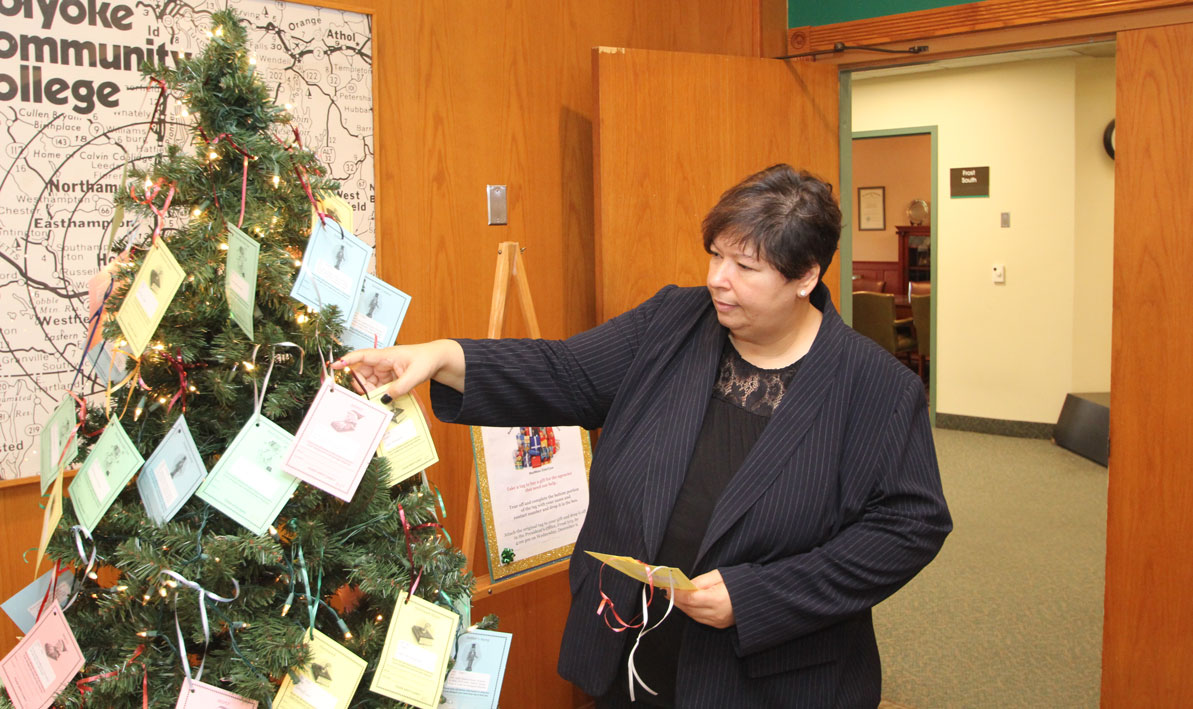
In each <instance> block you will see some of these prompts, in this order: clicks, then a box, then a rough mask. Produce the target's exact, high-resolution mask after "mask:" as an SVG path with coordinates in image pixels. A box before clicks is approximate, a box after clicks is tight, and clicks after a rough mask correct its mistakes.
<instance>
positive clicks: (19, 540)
mask: <svg viewBox="0 0 1193 709" xmlns="http://www.w3.org/2000/svg"><path fill="white" fill-rule="evenodd" d="M40 500H41V486H40V485H39V483H38V480H37V478H25V479H21V480H4V481H2V482H0V549H3V550H4V552H3V553H0V601H5V600H8V599H9V598H10V597H11V596H12V595H13V594H14V593H16V592H17V591H20V590H21V589H22V588H24V587H25V586H26V585H28V584H29V583H30V582H32V581H33V579H35V578H37V575H36V573H35V571H34V569H33V560H34V557H35V556H36V554H37V552H36V551H33V552H30V554H29V563H25V560H24V557H23V555H24V553H25V550H27V549H29V548H30V547H33V548H34V549H36V548H37V542H38V540H39V537H40V536H41V517H42V509H41V507H40V506H39V504H40ZM41 568H42V572H43V573H44V572H45V570H46V568H47V567H46V565H45V564H44V563H43V564H42V567H41ZM18 633H20V630H19V629H18V628H17V626H16V623H13V622H12V619H11V618H9V617H8V614H6V613H0V657H3V656H4V655H7V654H8V651H9V650H11V649H12V648H13V647H14V646H16V644H17V636H18Z"/></svg>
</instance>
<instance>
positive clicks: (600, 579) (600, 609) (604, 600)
mask: <svg viewBox="0 0 1193 709" xmlns="http://www.w3.org/2000/svg"><path fill="white" fill-rule="evenodd" d="M639 563H641V562H639ZM642 565H643V566H645V567H646V585H647V586H649V587H650V591H649V595H647V597H646V605H648V606H649V605H650V604H651V603H653V602H654V584H653V583H651V582H652V581H653V578H652V577H653V576H654V573H653V571H652V570H651V568H650V565H649V564H645V563H643V564H642ZM604 578H605V564H604V563H602V564H601V568H600V571H598V572H597V591H598V592H599V593H600V594H601V602H600V605H598V606H597V610H596V612H597V615H599V616H601V620H603V621H605V625H607V626H609V629H610V630H612V631H613V632H615V633H621V632H624V631H626V630H629V629H630V628H641V627H642V621H640V620H639V621H638V622H637V623H627V622H626V621H624V620H623V619H622V617H621V616H620V615H618V614H617V609H615V608H614V607H613V599H612V598H609V597H608V596H606V595H605V589H604V585H605V584H604ZM605 606H609V613H610V614H612V616H613V619H614V620H616V621H617V622H618V624H620V625H621V627H620V628H615V627H613V624H612V623H610V622H609V616H608V615H606V614H605ZM640 617H641V614H639V615H637V616H635V617H634V618H633V619H631V620H634V619H637V618H640Z"/></svg>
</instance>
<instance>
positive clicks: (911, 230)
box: [895, 224, 932, 296]
mask: <svg viewBox="0 0 1193 709" xmlns="http://www.w3.org/2000/svg"><path fill="white" fill-rule="evenodd" d="M895 233H896V234H898V235H899V277H900V278H901V279H902V281H901V282H900V283H898V284H897V286H898V287H897V289H896V290H895V293H897V294H899V295H903V296H906V295H907V284H908V283H909V282H911V281H930V280H932V249H931V246H932V227H930V226H928V225H927V224H923V225H917V226H911V225H908V226H897V227H895Z"/></svg>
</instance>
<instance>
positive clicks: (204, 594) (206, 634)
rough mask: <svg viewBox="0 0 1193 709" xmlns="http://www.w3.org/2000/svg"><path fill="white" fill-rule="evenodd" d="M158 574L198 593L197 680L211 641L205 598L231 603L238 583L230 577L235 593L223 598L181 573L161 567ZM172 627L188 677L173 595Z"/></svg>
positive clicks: (238, 593) (183, 645) (238, 585)
mask: <svg viewBox="0 0 1193 709" xmlns="http://www.w3.org/2000/svg"><path fill="white" fill-rule="evenodd" d="M160 575H163V576H169V577H170V578H172V579H174V580H175V581H177V582H178V583H180V584H182V585H183V586H186V587H187V588H190V589H194V590H195V591H198V593H199V618H200V619H202V621H203V659H202V660H200V661H199V671H198V672H196V673H195V677H194V679H195V681H196V682H198V681H199V680H200V679H202V677H203V665H204V664H206V662H207V645H208V644H209V643H210V642H211V630H210V627H209V625H208V623H207V599H208V598H210V599H211V600H213V601H216V602H217V603H231V602H232V601H235V600H236V599H237V598H239V597H240V584H239V583H238V582H237V581H236V579H232V586H233V588H235V589H236V593H235V594H233V596H232V597H231V598H225V597H224V596H220V595H217V594H215V593H212V592H211V591H208V590H207V589H205V588H203V587H202V586H200V585H199V584H197V583H195V582H194V581H191V580H190V579H188V578H187V577H185V576H183V575H182V574H179V573H176V572H174V571H171V570H169V569H163V570H162V571H161V573H160ZM174 629H175V630H176V631H178V654H179V655H180V656H181V657H182V670H183V671H184V672H185V673H186V676H187V678H188V679H189V678H190V676H191V668H190V663H189V662H188V661H187V659H186V641H185V640H184V639H183V637H182V626H181V625H179V623H178V596H174Z"/></svg>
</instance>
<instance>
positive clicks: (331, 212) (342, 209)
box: [311, 190, 354, 231]
mask: <svg viewBox="0 0 1193 709" xmlns="http://www.w3.org/2000/svg"><path fill="white" fill-rule="evenodd" d="M315 200H316V202H318V205H319V208H318V210H316V209H311V231H314V230H315V227H317V226H319V212H323V213H324V214H325V215H327V216H326V217H325V218H327V219H334V220H336V221H337V222H339V223H340V224H343V225H344V228H345V229H347V230H348V231H354V229H353V228H352V221H353V215H352V205H350V204H348V202H346V201H345V200H344V198H343V197H341V196H339V195H338V194H335V193H333V192H328V191H326V190H321V191H319V192H317V193H315Z"/></svg>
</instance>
